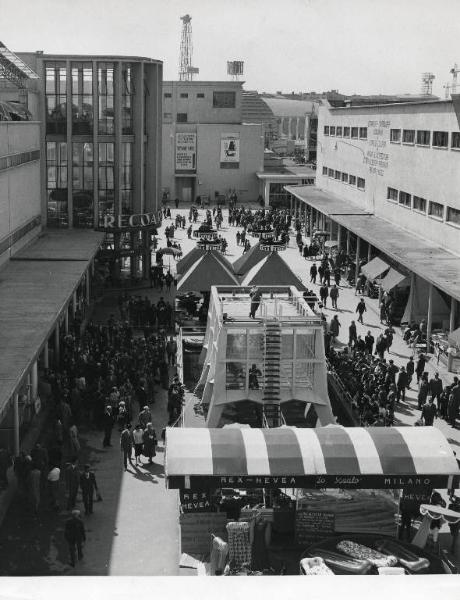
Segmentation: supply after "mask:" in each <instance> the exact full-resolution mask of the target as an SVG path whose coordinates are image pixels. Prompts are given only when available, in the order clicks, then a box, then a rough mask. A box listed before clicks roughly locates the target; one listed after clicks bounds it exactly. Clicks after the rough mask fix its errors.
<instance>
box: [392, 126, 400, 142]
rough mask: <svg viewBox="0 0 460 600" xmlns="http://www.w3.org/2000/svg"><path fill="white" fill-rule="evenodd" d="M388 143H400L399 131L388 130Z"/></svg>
mask: <svg viewBox="0 0 460 600" xmlns="http://www.w3.org/2000/svg"><path fill="white" fill-rule="evenodd" d="M390 142H393V144H399V143H400V142H401V130H400V129H390Z"/></svg>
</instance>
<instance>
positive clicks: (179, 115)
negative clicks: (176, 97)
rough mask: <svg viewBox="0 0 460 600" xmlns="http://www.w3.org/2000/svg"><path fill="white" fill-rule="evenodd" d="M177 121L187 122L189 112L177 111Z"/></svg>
mask: <svg viewBox="0 0 460 600" xmlns="http://www.w3.org/2000/svg"><path fill="white" fill-rule="evenodd" d="M176 121H177V122H178V123H187V113H177V118H176Z"/></svg>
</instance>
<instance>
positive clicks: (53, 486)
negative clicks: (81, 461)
mask: <svg viewBox="0 0 460 600" xmlns="http://www.w3.org/2000/svg"><path fill="white" fill-rule="evenodd" d="M60 478H61V469H60V468H59V467H57V466H54V467H52V468H51V470H50V472H49V473H48V477H47V482H48V497H49V501H50V506H51V509H52V510H54V511H55V512H58V511H59V480H60Z"/></svg>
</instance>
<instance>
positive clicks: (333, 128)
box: [329, 125, 335, 135]
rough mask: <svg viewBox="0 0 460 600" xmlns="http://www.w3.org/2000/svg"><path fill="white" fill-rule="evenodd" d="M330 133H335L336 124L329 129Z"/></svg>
mask: <svg viewBox="0 0 460 600" xmlns="http://www.w3.org/2000/svg"><path fill="white" fill-rule="evenodd" d="M329 133H330V135H335V126H334V125H331V127H330V129H329Z"/></svg>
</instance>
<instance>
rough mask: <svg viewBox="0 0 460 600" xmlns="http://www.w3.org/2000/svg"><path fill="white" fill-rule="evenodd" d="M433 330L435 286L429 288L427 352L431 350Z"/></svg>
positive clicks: (431, 285)
mask: <svg viewBox="0 0 460 600" xmlns="http://www.w3.org/2000/svg"><path fill="white" fill-rule="evenodd" d="M432 329H433V284H432V283H430V287H429V288H428V316H427V320H426V351H427V352H429V350H430V338H431V330H432Z"/></svg>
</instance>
